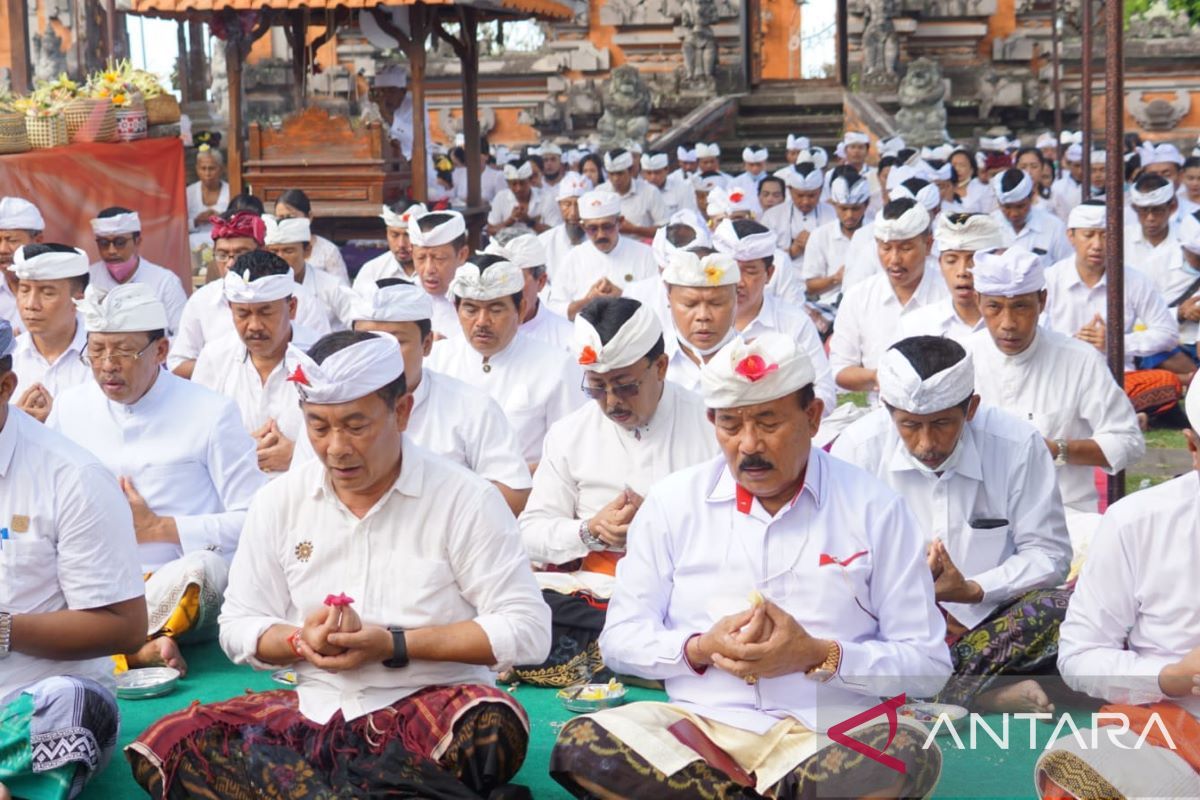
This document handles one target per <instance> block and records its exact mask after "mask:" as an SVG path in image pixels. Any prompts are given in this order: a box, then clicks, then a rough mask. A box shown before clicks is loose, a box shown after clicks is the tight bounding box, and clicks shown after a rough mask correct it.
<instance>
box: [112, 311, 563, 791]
mask: <svg viewBox="0 0 1200 800" xmlns="http://www.w3.org/2000/svg"><path fill="white" fill-rule="evenodd" d="M310 354H311V356H312V357H311V359H310V358H304V359H302V361H301V362H300V364H299V365H298V366H297V368H296V370H295V371H294V372H293V373H292V381H293V383H294V384H295V385H296V389H297V392H298V393H299V396H300V399H301V403H302V408H303V411H304V420H305V425H306V427H307V433H308V437H309V439H310V441H311V443H312V446H313V448H314V449H315V450H316V452H317V456H318V459H319V460H318V461H309V462H306V463H305V464H303V465H301V466H299V467H298V468H296V469H294V470H293V471H291V472H289V473H288V474H287V475H285V476H284V477H282V478H280V479H279V480H276V481H273V482H272V483H271V484H270V485H268V486H267V487H265V488H264V489H263V490H262V491H261V492H260V493H259V494H258V496H257V497H255V498H254V503H253V504H252V506H251V508H250V513H249V514H248V515H247V517H246V534H245V538H244V540H243V542H242V546H241V547H240V548H239V550H238V554H237V556H236V557H235V559H234V564H233V568H232V570H231V572H230V581H229V591H228V593H227V595H226V599H225V608H224V610H223V611H222V613H221V647H222V649H223V650H224V651H225V653H226V654H227V655H228V656H229V657H230V658H231V659H232V660H233V661H234V662H236V663H238V664H250V665H253V666H254V667H256V668H258V669H277V668H279V667H280V666H290V667H291V668H292V669H294V670H295V672H296V674H297V688H296V691H289V690H280V691H274V692H265V693H259V694H250V695H242V696H240V697H235V698H233V699H231V700H227V701H224V702H220V703H215V704H213V705H209V706H199V705H193V706H192V707H191V708H189V709H187V710H185V711H180V712H177V713H175V714H173V715H171V716H168V717H167V718H166V719H165V720H162V721H160V722H158V723H157V724H155V725H154V726H152V727H151V728H150V729H149V730H147V731H146V732H145V733H144V734H143V735H142V736H141V737H140V738H139V739H138V741H136V742H135V743H134V744H132V745H131V746H130V748H129V751H128V754H129V757H130V761H131V763H132V765H133V772H134V776H135V777H136V778H137V781H138V783H140V784H141V785H142V786H143V787H144V788H145V789H146V791H147V792H149V793H150V794H151V795H152V796H154V797H176V796H182V795H188V796H191V794H192V793H193V792H202V793H204V794H211V793H212V792H213V791H214V790H215V787H222V788H221V789H220V791H219V794H220V795H221V796H231V797H262V796H267V795H269V794H271V793H275V792H276V791H277V790H278V789H279V784H278V783H277V781H278V780H279V778H277V777H276V776H277V775H278V774H280V773H283V774H286V775H289V776H290V779H291V780H294V781H295V782H294V783H289V784H288V792H289V794H290V796H293V797H299V796H301V795H302V794H303V795H307V796H310V797H317V796H322V797H332V796H348V795H350V794H358V795H361V796H371V797H382V796H384V795H390V794H395V795H397V796H400V795H403V796H408V797H447V798H448V797H468V796H469V797H477V796H482V797H487V796H488V795H489V793H490V792H491V790H492V789H494V788H496V787H498V786H501V785H503V784H505V783H507V782H508V780H509V779H510V778H512V776H513V775H515V774H516V772H517V769H518V768H519V767H520V766H521V762H522V761H523V760H524V758H525V747H526V744H527V742H528V739H529V721H528V718H527V717H526V716H525V712H524V710H523V709H522V708H521V707H520V705H519V704H518V703H517V701H516V700H514V699H513V698H512V697H511V696H510V695H509V693H508V692H505V691H501V690H498V689H496V688H495V687H494V686H493V685H492V683H493V679H492V674H491V672H490V671H489V669H488V668H489V667H493V668H494V667H496V666H499V667H507V666H508V665H511V664H514V663H522V662H531V661H539V660H541V659H543V658H545V657H546V653H547V652H548V650H549V644H550V611H549V609H548V608H546V604H545V603H544V602H542V598H541V595H540V594H539V593H538V589H537V585H536V584H535V583H534V581H533V574H532V573H531V572H530V570H529V561H528V559H527V558H526V556H525V553H524V551H522V549H521V543H520V540H519V538H518V535H517V526H516V521H515V520H514V519H513V518H512V515H511V514H509V513H508V510H507V509H506V508H505V506H504V501H503V500H502V499H501V497H500V493H499V492H497V491H496V490H495V489H494V488H493V487H492V486H490V485H489V484H488V483H487V481H485V480H483V479H482V478H479V477H477V476H474V475H471V474H470V473H469V472H467V471H466V470H464V469H462V468H461V467H459V466H457V465H455V464H451V463H450V462H449V461H446V460H445V459H442V458H439V457H438V456H435V455H433V454H431V453H429V452H427V451H425V450H423V449H421V448H420V447H417V446H415V445H414V444H413V443H412V440H410V439H409V438H408V437H407V436H405V435H404V429H405V426H406V425H407V423H408V415H409V411H410V410H411V409H412V396H411V395H409V394H407V393H406V391H405V389H406V386H405V378H404V375H405V362H404V358H403V356H402V355H401V352H400V348H398V347H397V346H396V342H395V340H394V339H392V337H390V336H387V335H384V334H375V333H365V332H360V331H343V332H340V333H333V334H330V335H328V336H326V337H324V338H323V339H321V340H320V341H318V342H317V343H316V345H314V346H313V349H312V350H311V351H310ZM322 598H326V600H325V603H326V604H322Z"/></svg>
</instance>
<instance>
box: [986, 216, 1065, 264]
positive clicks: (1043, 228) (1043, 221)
mask: <svg viewBox="0 0 1200 800" xmlns="http://www.w3.org/2000/svg"><path fill="white" fill-rule="evenodd" d="M990 216H991V218H992V219H994V220H995V221H996V224H997V225H999V226H1000V235H1001V236H1002V237H1003V239H1004V246H1005V247H1013V246H1014V245H1015V246H1017V247H1024V248H1025V249H1026V250H1028V251H1030V252H1032V253H1037V254H1038V255H1044V256H1045V257H1046V262H1044V263H1053V262H1055V261H1060V260H1062V259H1064V258H1068V257H1072V258H1073V257H1074V256H1075V248H1073V247H1071V242H1070V240H1068V239H1067V227H1066V225H1064V224H1063V221H1062V220H1060V219H1059V218H1058V217H1056V216H1054V215H1053V214H1051V213H1050V212H1049V211H1047V210H1046V209H1044V208H1041V207H1039V206H1034V207H1032V208H1030V209H1029V216H1028V217H1027V218H1026V219H1025V225H1024V226H1023V227H1022V228H1021V230H1020V231H1019V232H1018V231H1015V230H1013V226H1012V225H1011V224H1009V221H1008V219H1007V218H1006V217H1005V216H1004V212H1003V211H1001V210H1000V209H996V210H995V211H993V212H992V213H991V215H990Z"/></svg>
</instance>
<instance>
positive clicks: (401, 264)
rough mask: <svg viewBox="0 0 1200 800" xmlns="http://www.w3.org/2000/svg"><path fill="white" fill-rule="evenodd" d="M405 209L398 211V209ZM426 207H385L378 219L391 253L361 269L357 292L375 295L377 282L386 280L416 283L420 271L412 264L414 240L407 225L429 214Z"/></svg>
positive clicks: (403, 202) (356, 278)
mask: <svg viewBox="0 0 1200 800" xmlns="http://www.w3.org/2000/svg"><path fill="white" fill-rule="evenodd" d="M397 208H400V209H403V210H401V211H397V210H396V209H397ZM428 213H429V209H427V208H426V207H425V205H424V203H412V204H411V205H410V204H408V203H407V201H400V202H398V203H396V204H395V205H394V206H383V207H382V212H381V213H380V214H379V218H380V219H381V220H383V225H384V229H385V231H386V232H387V243H388V249H387V252H386V253H380V254H379V255H377V256H375V257H374V258H372V259H371V260H370V261H368V262H367V263H365V264H363V265H362V267H360V268H359V270H358V274H357V275H355V276H354V291H356V292H358V293H359V294H370V293H371V292H373V291H375V282H376V281H379V280H383V279H384V278H400V279H402V280H406V281H408V282H410V283H415V282H416V281H417V267H416V264H414V263H413V249H412V239H411V238H409V235H408V223H409V221H410V220H412V219H413V218H414V217H419V216H421V215H422V214H428Z"/></svg>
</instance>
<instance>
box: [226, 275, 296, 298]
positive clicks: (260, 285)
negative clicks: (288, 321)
mask: <svg viewBox="0 0 1200 800" xmlns="http://www.w3.org/2000/svg"><path fill="white" fill-rule="evenodd" d="M222 284H223V285H222V289H223V290H224V292H225V299H226V300H228V301H229V302H231V303H270V302H272V301H274V300H282V299H284V298H285V297H291V296H292V295H294V294H295V293H296V280H295V279H294V278H293V277H292V271H291V270H290V269H289V270H288V271H287V273H286V274H284V275H263V276H262V277H261V278H256V279H254V280H250V270H246V271H245V274H243V275H238V274H237V272H235V271H234V270H232V269H231V270H229V271H228V272H226V273H225V279H224V280H223V281H222Z"/></svg>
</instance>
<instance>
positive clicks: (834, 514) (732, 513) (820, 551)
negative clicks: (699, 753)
mask: <svg viewBox="0 0 1200 800" xmlns="http://www.w3.org/2000/svg"><path fill="white" fill-rule="evenodd" d="M628 541H629V552H628V553H627V554H626V556H625V558H623V559H621V561H620V562H619V563H618V564H617V581H616V589H615V591H614V592H613V596H612V601H611V602H610V603H609V606H608V618H607V622H606V624H605V626H604V631H603V632H602V633H601V634H600V650H601V652H602V653H603V655H604V661H605V663H606V664H607V665H608V666H609V667H611V668H612V669H614V670H616V671H617V672H621V673H625V674H630V675H637V676H640V677H644V678H651V679H660V680H663V681H664V683H665V685H666V690H667V694H668V696H669V698H670V702H672V703H674V704H677V705H681V706H683V707H684V708H687V709H688V710H690V711H693V712H694V713H696V714H699V715H700V716H703V717H706V718H709V719H715V720H717V721H719V722H724V723H726V724H729V725H734V726H737V727H739V728H743V729H745V730H750V731H753V732H755V733H763V732H765V731H766V730H767V729H769V728H770V727H771V726H772V725H773V724H774V723H776V722H777V721H778V720H780V719H783V718H788V717H790V718H794V719H797V720H799V721H800V722H801V723H802V724H804V725H805V726H807V727H809V728H812V729H814V730H819V731H824V730H826V729H828V728H829V726H830V725H832V724H834V723H836V722H841V721H843V720H845V719H846V718H847V717H848V716H850V715H852V714H854V713H856V712H860V711H863V710H866V709H868V708H870V707H872V706H874V705H875V704H876V703H878V702H879V697H881V696H892V695H894V694H899V693H900V692H908V693H910V694H913V695H916V696H930V695H932V694H935V693H936V692H937V691H938V690H939V689H940V688H941V686H942V685H943V684H944V683H945V680H946V678H947V677H948V676H949V675H950V671H951V665H950V653H949V651H948V650H947V649H946V643H945V641H944V638H943V637H944V636H945V627H946V626H945V622H944V621H943V619H942V616H941V614H940V613H939V612H938V610H937V607H936V605H935V604H934V600H933V579H932V577H931V576H930V572H929V567H928V566H927V565H926V563H925V554H924V547H923V545H924V536H923V534H922V533H921V531H920V529H919V528H918V526H917V523H916V520H915V519H913V517H912V514H911V513H910V512H909V511H908V510H907V509H906V508H905V507H904V501H903V500H902V499H901V498H900V497H899V496H897V495H896V494H895V493H894V492H892V491H891V490H890V489H888V488H887V487H886V486H884V485H883V484H882V483H880V482H879V481H878V480H876V479H875V478H873V477H871V476H870V475H868V474H867V473H865V472H863V471H862V470H860V469H858V468H857V467H853V466H851V465H849V464H846V463H845V462H843V461H839V460H837V459H835V458H833V457H831V456H829V455H828V454H826V453H824V452H822V451H820V450H817V449H814V450H813V451H812V452H811V453H810V454H809V458H808V466H807V471H806V473H805V480H804V486H803V488H802V489H801V490H800V492H799V494H798V495H797V497H796V499H795V500H794V501H793V502H792V503H790V504H788V505H786V506H784V507H783V508H782V509H780V511H779V512H778V513H777V514H776V515H775V516H774V517H771V516H769V515H768V514H767V512H766V511H765V510H764V509H763V507H762V505H761V504H760V503H759V502H758V500H757V499H755V498H753V497H752V496H751V495H750V494H749V493H748V492H746V491H745V490H744V489H741V488H740V487H739V486H738V485H737V483H736V482H735V480H734V478H733V476H732V475H731V474H730V472H729V469H728V467H727V465H726V462H725V459H724V458H723V457H720V458H717V459H714V460H711V461H706V462H704V463H702V464H699V465H697V466H695V467H691V468H688V469H685V470H682V471H680V472H677V473H675V474H674V475H672V476H670V477H668V478H667V479H665V480H663V481H661V482H659V483H658V484H656V485H655V486H654V488H652V489H651V490H650V493H649V494H648V495H647V497H646V501H645V503H644V504H643V505H642V507H641V510H640V511H638V514H637V516H636V517H635V518H634V521H633V524H632V526H631V527H630V531H629V540H628ZM755 590H757V591H759V592H761V593H762V595H763V596H764V597H765V598H767V599H769V600H771V601H772V602H774V603H776V604H777V605H779V606H780V607H781V608H782V609H783V610H784V611H786V612H787V613H789V614H791V615H792V616H793V617H794V618H795V619H796V621H797V622H799V623H800V625H802V626H803V627H804V629H805V630H806V631H808V633H809V634H811V635H812V636H814V637H817V638H821V639H836V640H837V641H838V643H839V644H840V645H841V647H842V660H841V666H840V668H839V670H838V673H837V675H836V676H835V677H833V678H832V679H831V680H830V681H829V682H827V683H823V684H822V683H818V682H816V681H813V680H811V679H809V678H807V677H805V676H804V675H802V674H791V675H783V676H780V677H775V678H759V680H758V682H757V683H756V684H755V685H748V684H747V683H746V682H745V681H743V680H742V679H741V678H737V677H734V676H733V675H731V674H729V673H727V672H723V671H722V670H720V669H719V668H717V667H709V668H708V669H707V670H706V671H705V672H704V673H703V674H697V673H695V672H694V671H693V670H692V669H691V667H690V666H689V665H688V663H687V661H686V659H685V658H684V654H683V651H684V646H685V644H686V643H687V640H688V639H689V638H690V637H691V636H692V635H693V634H696V633H703V632H704V631H707V630H709V628H711V627H712V625H713V624H714V623H715V622H716V621H717V620H719V619H721V618H722V617H724V616H726V615H728V614H733V613H737V612H740V611H745V610H746V609H747V608H749V605H750V599H749V596H750V593H751V592H752V591H755ZM899 676H903V677H899Z"/></svg>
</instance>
